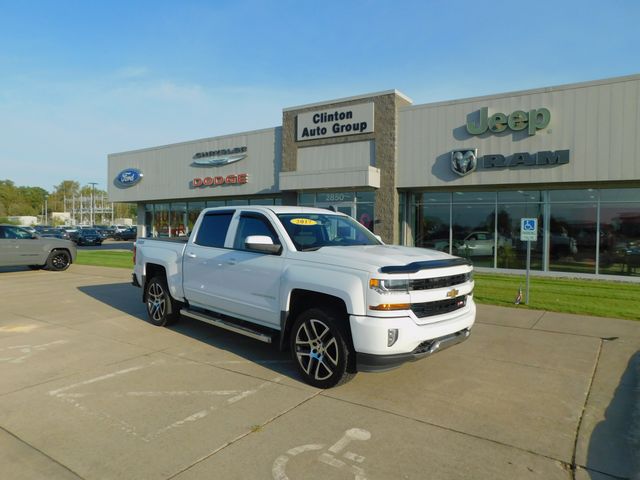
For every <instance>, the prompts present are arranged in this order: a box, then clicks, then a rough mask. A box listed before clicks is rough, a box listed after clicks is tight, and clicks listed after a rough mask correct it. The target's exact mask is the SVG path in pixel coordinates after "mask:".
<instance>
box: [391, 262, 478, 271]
mask: <svg viewBox="0 0 640 480" xmlns="http://www.w3.org/2000/svg"><path fill="white" fill-rule="evenodd" d="M460 265H469V266H473V264H472V263H471V262H470V261H469V260H466V259H464V258H447V259H443V260H428V261H425V262H412V263H409V264H407V265H394V266H390V267H382V268H381V269H380V273H417V272H419V271H420V270H431V269H433V268H446V267H457V266H460Z"/></svg>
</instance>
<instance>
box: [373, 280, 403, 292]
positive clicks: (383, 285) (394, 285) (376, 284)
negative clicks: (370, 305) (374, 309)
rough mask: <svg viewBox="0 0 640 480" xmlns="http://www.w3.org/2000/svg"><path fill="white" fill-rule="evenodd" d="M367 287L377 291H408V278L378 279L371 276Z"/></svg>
mask: <svg viewBox="0 0 640 480" xmlns="http://www.w3.org/2000/svg"><path fill="white" fill-rule="evenodd" d="M369 288H371V289H373V290H375V291H376V292H378V293H382V294H384V293H408V292H409V280H380V279H379V278H372V279H370V280H369Z"/></svg>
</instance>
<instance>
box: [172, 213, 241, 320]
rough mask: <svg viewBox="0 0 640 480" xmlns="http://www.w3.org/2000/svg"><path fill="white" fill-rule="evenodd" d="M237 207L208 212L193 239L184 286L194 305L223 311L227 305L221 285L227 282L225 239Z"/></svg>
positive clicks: (185, 258)
mask: <svg viewBox="0 0 640 480" xmlns="http://www.w3.org/2000/svg"><path fill="white" fill-rule="evenodd" d="M234 213H235V212H234V210H218V211H212V212H208V213H206V214H205V215H204V216H203V217H202V220H201V222H200V226H199V228H198V230H197V232H195V238H193V239H192V240H190V241H189V242H188V243H187V245H186V247H185V249H184V254H183V258H182V286H183V289H184V294H185V297H186V298H187V300H188V301H189V303H190V304H191V305H194V306H198V307H202V308H206V309H209V310H216V311H220V310H221V309H222V308H221V307H225V306H226V305H225V301H224V300H225V299H224V295H223V293H222V291H221V286H222V285H223V284H224V265H225V262H226V259H225V255H226V254H227V253H228V252H229V250H227V249H225V242H226V238H227V234H228V231H229V224H230V223H231V220H232V218H233V214H234Z"/></svg>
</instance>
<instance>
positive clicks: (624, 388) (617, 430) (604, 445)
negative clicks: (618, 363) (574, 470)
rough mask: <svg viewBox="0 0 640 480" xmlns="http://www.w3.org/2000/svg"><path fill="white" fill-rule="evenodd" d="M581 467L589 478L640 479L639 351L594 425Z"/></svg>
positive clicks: (628, 365) (632, 358)
mask: <svg viewBox="0 0 640 480" xmlns="http://www.w3.org/2000/svg"><path fill="white" fill-rule="evenodd" d="M583 467H585V468H586V469H587V472H586V473H587V474H588V475H589V477H588V478H592V479H601V478H603V476H602V475H601V474H602V473H604V474H606V475H611V476H612V477H611V478H628V479H631V480H638V479H640V352H636V353H635V354H634V355H632V356H631V358H630V359H629V363H628V364H627V368H626V369H625V371H624V373H623V374H622V377H621V378H620V383H619V384H618V386H617V387H616V391H615V393H614V395H613V398H612V399H611V402H610V403H609V405H608V406H607V408H606V410H605V412H604V419H603V420H602V421H600V422H599V423H598V424H597V425H596V426H595V428H594V429H593V433H592V434H591V437H590V438H589V447H588V450H587V459H586V465H583ZM607 478H609V477H607Z"/></svg>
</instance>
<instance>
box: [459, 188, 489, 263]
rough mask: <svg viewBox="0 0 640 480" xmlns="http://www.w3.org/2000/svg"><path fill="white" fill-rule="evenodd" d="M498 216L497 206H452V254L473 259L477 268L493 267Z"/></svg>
mask: <svg viewBox="0 0 640 480" xmlns="http://www.w3.org/2000/svg"><path fill="white" fill-rule="evenodd" d="M454 198H455V197H454ZM494 198H495V193H494ZM495 216H496V207H495V204H485V205H483V204H479V203H463V204H453V205H452V212H451V218H452V223H453V224H452V233H453V245H452V247H451V251H452V253H453V254H454V255H457V256H459V257H464V258H468V259H470V260H471V261H472V262H473V264H474V265H476V266H479V267H493V266H494V265H493V264H494V254H495V247H496V245H495V243H496V242H495V235H494V233H495Z"/></svg>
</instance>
